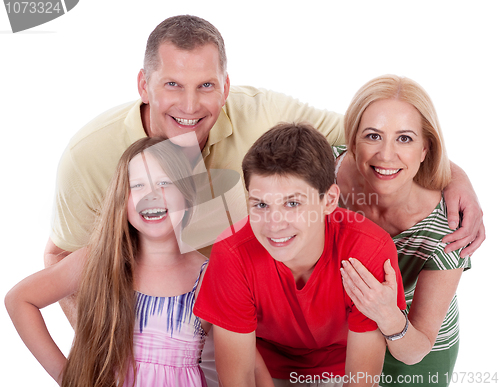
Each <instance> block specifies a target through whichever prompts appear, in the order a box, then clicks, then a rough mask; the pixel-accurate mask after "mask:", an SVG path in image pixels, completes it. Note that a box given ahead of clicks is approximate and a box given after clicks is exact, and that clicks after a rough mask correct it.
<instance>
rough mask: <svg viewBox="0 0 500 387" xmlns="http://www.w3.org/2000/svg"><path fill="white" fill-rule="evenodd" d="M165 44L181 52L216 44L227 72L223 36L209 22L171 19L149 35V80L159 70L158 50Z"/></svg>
mask: <svg viewBox="0 0 500 387" xmlns="http://www.w3.org/2000/svg"><path fill="white" fill-rule="evenodd" d="M164 43H172V44H174V45H175V46H176V47H178V48H180V49H181V50H188V51H189V50H193V49H195V48H197V47H201V46H204V45H206V44H209V43H211V44H214V45H215V46H216V47H217V49H218V51H219V62H220V67H221V70H222V72H223V73H224V74H225V73H226V70H227V57H226V48H225V45H224V39H222V35H221V34H220V32H219V31H218V30H217V28H215V27H214V26H213V25H212V24H211V23H209V22H208V21H206V20H204V19H202V18H200V17H197V16H192V15H179V16H173V17H169V18H168V19H165V20H164V21H162V22H161V23H160V24H158V26H157V27H156V28H155V29H154V30H153V32H151V35H149V38H148V42H147V44H146V52H145V54H144V71H145V74H146V78H147V79H148V78H149V76H150V75H151V73H153V72H154V71H155V70H157V69H158V65H159V59H158V49H159V48H160V46H161V45H162V44H164Z"/></svg>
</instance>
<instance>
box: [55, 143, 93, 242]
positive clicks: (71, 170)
mask: <svg viewBox="0 0 500 387" xmlns="http://www.w3.org/2000/svg"><path fill="white" fill-rule="evenodd" d="M98 205H99V204H98V203H93V202H92V200H91V199H90V194H89V188H88V186H87V185H86V184H85V181H84V179H82V177H81V175H80V172H79V170H78V168H77V167H76V165H75V163H74V160H73V158H72V156H71V153H70V151H69V149H66V150H65V152H64V154H63V156H62V157H61V161H60V162H59V167H58V171H57V180H56V193H55V200H54V208H53V218H52V228H51V235H50V238H51V240H52V242H54V244H55V245H56V246H57V247H59V248H61V249H63V250H66V251H76V250H78V249H79V248H81V247H83V246H85V245H86V244H87V243H88V240H89V237H90V234H91V231H92V228H93V226H94V222H95V219H96V214H97V210H96V209H97V206H98Z"/></svg>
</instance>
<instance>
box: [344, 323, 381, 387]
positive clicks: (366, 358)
mask: <svg viewBox="0 0 500 387" xmlns="http://www.w3.org/2000/svg"><path fill="white" fill-rule="evenodd" d="M384 355H385V340H384V338H383V336H382V335H381V334H380V331H379V330H378V329H377V330H375V331H371V332H363V333H358V332H352V331H349V333H348V335H347V354H346V362H345V374H346V376H345V380H344V384H343V387H349V386H370V387H371V386H376V385H378V379H379V376H380V373H381V372H382V366H383V364H384Z"/></svg>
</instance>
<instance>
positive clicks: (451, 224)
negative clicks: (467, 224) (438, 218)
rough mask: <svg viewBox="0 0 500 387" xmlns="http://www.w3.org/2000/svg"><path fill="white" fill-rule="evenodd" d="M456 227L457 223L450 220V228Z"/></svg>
mask: <svg viewBox="0 0 500 387" xmlns="http://www.w3.org/2000/svg"><path fill="white" fill-rule="evenodd" d="M457 227H458V223H457V222H450V228H451V229H452V230H455V229H456V228H457Z"/></svg>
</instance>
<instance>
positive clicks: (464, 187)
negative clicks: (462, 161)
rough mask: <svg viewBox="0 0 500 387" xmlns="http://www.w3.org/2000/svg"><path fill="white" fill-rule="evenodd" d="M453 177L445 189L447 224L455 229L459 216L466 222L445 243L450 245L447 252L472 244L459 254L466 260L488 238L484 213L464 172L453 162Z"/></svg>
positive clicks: (444, 240) (445, 238) (447, 237)
mask: <svg viewBox="0 0 500 387" xmlns="http://www.w3.org/2000/svg"><path fill="white" fill-rule="evenodd" d="M451 175H452V181H451V183H450V184H448V186H447V187H446V188H445V189H444V199H445V201H446V208H447V209H448V224H449V226H450V228H451V229H452V230H455V229H456V228H457V227H458V225H459V223H460V214H462V216H463V219H462V224H461V226H460V228H459V229H458V230H456V231H455V232H453V233H451V234H449V235H447V236H446V237H444V238H443V242H445V243H449V245H448V246H446V249H445V252H446V253H449V252H451V251H454V250H458V249H459V248H461V247H465V246H467V245H469V244H470V245H469V246H468V247H466V248H465V249H464V250H462V252H461V253H460V256H461V257H462V258H465V257H467V256H470V255H472V253H473V252H474V251H476V250H477V249H478V247H479V246H481V244H482V243H483V241H484V240H485V238H486V234H485V229H484V224H483V211H482V210H481V205H480V204H479V200H478V198H477V196H476V193H475V192H474V188H472V184H471V182H470V180H469V178H468V177H467V175H466V174H465V172H464V171H463V170H462V169H461V168H460V167H459V166H458V165H456V164H454V163H451Z"/></svg>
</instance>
